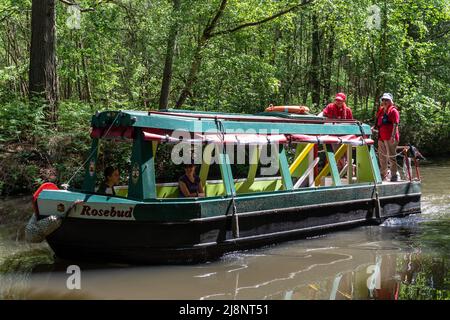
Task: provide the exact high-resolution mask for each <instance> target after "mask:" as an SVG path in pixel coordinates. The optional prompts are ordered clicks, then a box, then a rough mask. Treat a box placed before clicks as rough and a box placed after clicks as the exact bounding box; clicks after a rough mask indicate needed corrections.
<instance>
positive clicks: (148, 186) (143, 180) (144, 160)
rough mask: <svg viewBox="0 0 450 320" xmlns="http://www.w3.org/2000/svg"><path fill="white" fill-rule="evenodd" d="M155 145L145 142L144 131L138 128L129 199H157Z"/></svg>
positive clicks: (132, 157) (130, 177)
mask: <svg viewBox="0 0 450 320" xmlns="http://www.w3.org/2000/svg"><path fill="white" fill-rule="evenodd" d="M153 148H154V146H153V143H152V142H151V141H145V140H144V134H143V132H142V129H137V128H136V138H135V139H134V141H133V149H132V154H131V166H130V176H129V182H128V197H129V198H132V199H138V200H147V199H155V198H156V179H155V157H154V156H153V154H154V153H153V152H154V151H153Z"/></svg>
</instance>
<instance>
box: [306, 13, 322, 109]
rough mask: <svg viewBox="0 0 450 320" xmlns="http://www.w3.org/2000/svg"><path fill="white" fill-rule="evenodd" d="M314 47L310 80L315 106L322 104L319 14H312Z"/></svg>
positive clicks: (312, 49)
mask: <svg viewBox="0 0 450 320" xmlns="http://www.w3.org/2000/svg"><path fill="white" fill-rule="evenodd" d="M311 22H312V34H311V36H312V38H311V39H312V44H311V46H312V48H311V72H310V74H309V81H310V83H311V91H312V92H311V97H312V103H313V106H314V107H319V106H320V79H319V78H320V59H319V54H320V35H319V24H318V22H317V15H316V14H313V16H312V21H311Z"/></svg>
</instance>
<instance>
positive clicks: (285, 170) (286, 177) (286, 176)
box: [278, 145, 293, 190]
mask: <svg viewBox="0 0 450 320" xmlns="http://www.w3.org/2000/svg"><path fill="white" fill-rule="evenodd" d="M279 148H280V149H279V153H278V162H279V164H280V173H281V177H282V178H283V186H284V190H292V188H293V185H292V176H291V173H290V171H289V164H288V161H287V157H286V150H284V146H283V145H280V146H279Z"/></svg>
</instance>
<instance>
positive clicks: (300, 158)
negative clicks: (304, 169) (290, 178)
mask: <svg viewBox="0 0 450 320" xmlns="http://www.w3.org/2000/svg"><path fill="white" fill-rule="evenodd" d="M313 148H314V144H313V143H308V144H307V145H305V146H304V148H303V150H302V151H301V152H300V154H299V155H298V156H297V158H295V160H294V162H292V164H291V166H290V167H289V172H290V173H291V175H293V174H294V172H296V170H297V168H298V167H299V166H300V165H301V164H302V162H303V160H305V158H306V157H307V156H308V154H309V153H310V151H311V150H312V149H313Z"/></svg>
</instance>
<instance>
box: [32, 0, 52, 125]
mask: <svg viewBox="0 0 450 320" xmlns="http://www.w3.org/2000/svg"><path fill="white" fill-rule="evenodd" d="M31 11H32V12H31V49H30V69H29V90H30V98H32V97H36V96H38V97H43V98H44V99H45V100H46V101H47V107H46V118H47V120H48V121H50V122H51V123H53V124H54V123H56V120H57V110H58V81H57V77H56V56H55V44H56V43H55V42H56V40H55V0H33V1H32V6H31Z"/></svg>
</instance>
